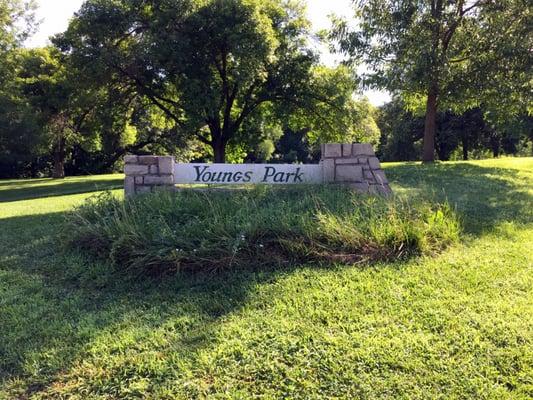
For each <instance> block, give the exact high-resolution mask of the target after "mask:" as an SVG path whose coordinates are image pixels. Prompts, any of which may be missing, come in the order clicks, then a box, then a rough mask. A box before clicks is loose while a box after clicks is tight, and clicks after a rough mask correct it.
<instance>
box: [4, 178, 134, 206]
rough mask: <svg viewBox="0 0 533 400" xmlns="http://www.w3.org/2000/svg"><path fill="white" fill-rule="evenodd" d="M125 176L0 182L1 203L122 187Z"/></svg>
mask: <svg viewBox="0 0 533 400" xmlns="http://www.w3.org/2000/svg"><path fill="white" fill-rule="evenodd" d="M123 186H124V180H123V178H114V179H91V180H87V181H81V180H77V179H76V180H68V179H67V180H60V179H39V180H30V181H27V182H25V181H18V182H4V183H2V182H0V203H3V202H8V201H19V200H30V199H36V198H41V197H56V196H65V195H69V194H79V193H89V192H94V191H101V190H114V189H121V188H122V187H123Z"/></svg>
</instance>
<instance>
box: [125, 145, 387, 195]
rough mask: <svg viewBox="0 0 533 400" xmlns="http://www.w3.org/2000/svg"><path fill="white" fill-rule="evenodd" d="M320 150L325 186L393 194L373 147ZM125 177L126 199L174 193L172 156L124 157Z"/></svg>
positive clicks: (323, 147)
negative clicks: (151, 194)
mask: <svg viewBox="0 0 533 400" xmlns="http://www.w3.org/2000/svg"><path fill="white" fill-rule="evenodd" d="M321 150H322V159H321V161H320V164H321V165H322V174H323V181H324V183H325V184H340V185H344V186H348V187H350V188H352V189H354V190H357V191H360V192H363V193H371V194H381V195H389V194H391V193H392V191H391V189H390V186H389V182H388V181H387V178H386V177H385V173H384V172H383V170H382V169H381V165H380V162H379V160H378V159H377V157H376V154H375V153H374V150H373V148H372V145H370V144H368V143H354V144H338V143H332V144H324V145H322V148H321ZM124 173H125V174H126V178H125V181H124V190H125V193H126V195H127V196H131V195H134V194H140V193H147V192H154V191H156V190H161V189H165V190H174V189H175V180H174V157H172V156H135V155H128V156H126V157H125V166H124Z"/></svg>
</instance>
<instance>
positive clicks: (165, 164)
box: [124, 155, 175, 196]
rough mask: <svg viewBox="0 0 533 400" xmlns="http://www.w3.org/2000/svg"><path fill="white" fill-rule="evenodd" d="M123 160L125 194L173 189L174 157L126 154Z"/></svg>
mask: <svg viewBox="0 0 533 400" xmlns="http://www.w3.org/2000/svg"><path fill="white" fill-rule="evenodd" d="M124 162H125V165H124V173H125V174H126V178H125V180H124V192H125V195H126V196H132V195H134V194H139V193H147V192H153V191H155V190H157V189H167V190H168V189H170V190H174V187H175V186H174V157H172V156H133V155H128V156H126V157H124Z"/></svg>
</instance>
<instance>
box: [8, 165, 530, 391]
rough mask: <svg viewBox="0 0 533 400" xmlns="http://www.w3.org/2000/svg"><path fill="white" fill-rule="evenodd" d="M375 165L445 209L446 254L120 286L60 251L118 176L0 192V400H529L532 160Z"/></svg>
mask: <svg viewBox="0 0 533 400" xmlns="http://www.w3.org/2000/svg"><path fill="white" fill-rule="evenodd" d="M385 167H386V173H387V175H388V177H389V179H390V180H391V181H392V183H393V189H394V190H395V192H396V193H398V195H399V196H406V197H413V198H416V197H417V196H426V194H427V193H431V194H432V196H434V197H435V199H436V200H438V201H443V200H446V199H447V200H448V201H449V203H450V204H451V205H455V207H456V209H457V212H458V214H459V215H460V217H461V218H462V221H463V227H464V228H463V229H464V234H463V237H462V240H461V242H460V243H459V244H456V245H453V246H451V247H450V248H448V249H447V250H446V251H444V252H443V253H442V254H440V255H439V256H436V257H422V258H415V259H411V260H409V261H403V262H394V263H377V264H372V265H357V266H353V265H352V266H350V265H341V264H336V265H333V264H332V265H325V266H322V267H317V266H310V265H292V266H290V267H284V268H276V269H265V270H261V269H260V270H256V271H253V272H250V271H249V272H246V271H243V270H242V269H241V270H238V271H223V272H221V273H218V274H211V275H210V274H192V275H191V274H179V275H176V276H174V277H171V278H167V279H163V280H162V279H152V280H150V279H144V280H128V279H126V278H125V277H124V276H120V277H117V276H116V275H114V274H113V273H112V272H110V271H111V269H110V268H108V266H107V265H105V264H103V263H102V264H99V263H97V262H94V261H89V260H88V259H87V258H86V257H84V256H82V255H81V254H80V255H76V254H68V255H67V254H65V253H61V252H60V251H59V249H60V248H61V247H62V246H61V243H58V240H59V239H58V238H59V237H60V235H59V230H60V227H61V226H62V223H63V219H64V215H65V212H67V211H68V210H71V209H72V208H73V207H75V206H76V205H79V204H81V203H82V202H83V200H84V199H85V198H87V197H88V196H90V195H91V194H93V193H90V192H91V191H95V190H98V189H109V188H110V187H109V186H106V185H111V188H112V187H113V185H117V186H114V187H120V179H121V177H120V176H115V177H113V176H105V177H91V178H75V179H72V185H70V181H71V180H70V179H67V180H66V181H64V182H63V181H61V182H54V181H46V180H45V181H0V218H1V219H0V398H8V399H19V398H35V399H45V398H46V399H61V398H69V399H129V398H154V399H174V398H178V399H179V398H215V399H216V398H220V399H227V398H236V399H248V398H266V399H269V398H296V399H313V398H316V399H318V398H362V399H373V398H390V399H428V398H444V399H447V398H464V399H474V398H475V399H529V398H531V397H532V396H533V367H532V366H533V256H532V254H533V211H532V210H533V158H524V159H501V160H487V161H479V162H469V163H446V164H437V165H434V166H422V165H416V164H391V165H386V166H385ZM104 182H106V183H105V184H104ZM26 185H28V186H26ZM34 185H37V186H38V187H33V188H31V186H34ZM43 186H44V187H47V189H43ZM62 188H64V189H65V194H64V195H61V190H62ZM38 190H42V191H43V192H40V193H39V192H38ZM35 193H37V194H35ZM114 193H116V194H117V195H118V196H120V190H118V189H117V190H116V192H114Z"/></svg>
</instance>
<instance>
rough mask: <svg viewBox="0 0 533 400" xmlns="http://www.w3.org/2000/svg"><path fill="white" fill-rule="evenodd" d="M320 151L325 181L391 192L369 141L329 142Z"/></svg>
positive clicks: (355, 187) (372, 191) (360, 189)
mask: <svg viewBox="0 0 533 400" xmlns="http://www.w3.org/2000/svg"><path fill="white" fill-rule="evenodd" d="M321 150H322V160H321V163H322V168H323V173H324V183H337V184H342V185H346V186H349V187H351V188H353V189H355V190H357V191H360V192H363V193H371V194H381V195H386V196H387V195H390V194H391V193H392V191H391V188H390V186H389V182H388V180H387V178H386V176H385V172H383V170H382V169H381V164H380V162H379V160H378V158H377V157H376V153H375V152H374V149H373V148H372V145H371V144H369V143H353V144H349V143H344V144H339V143H330V144H324V145H322V148H321Z"/></svg>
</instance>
